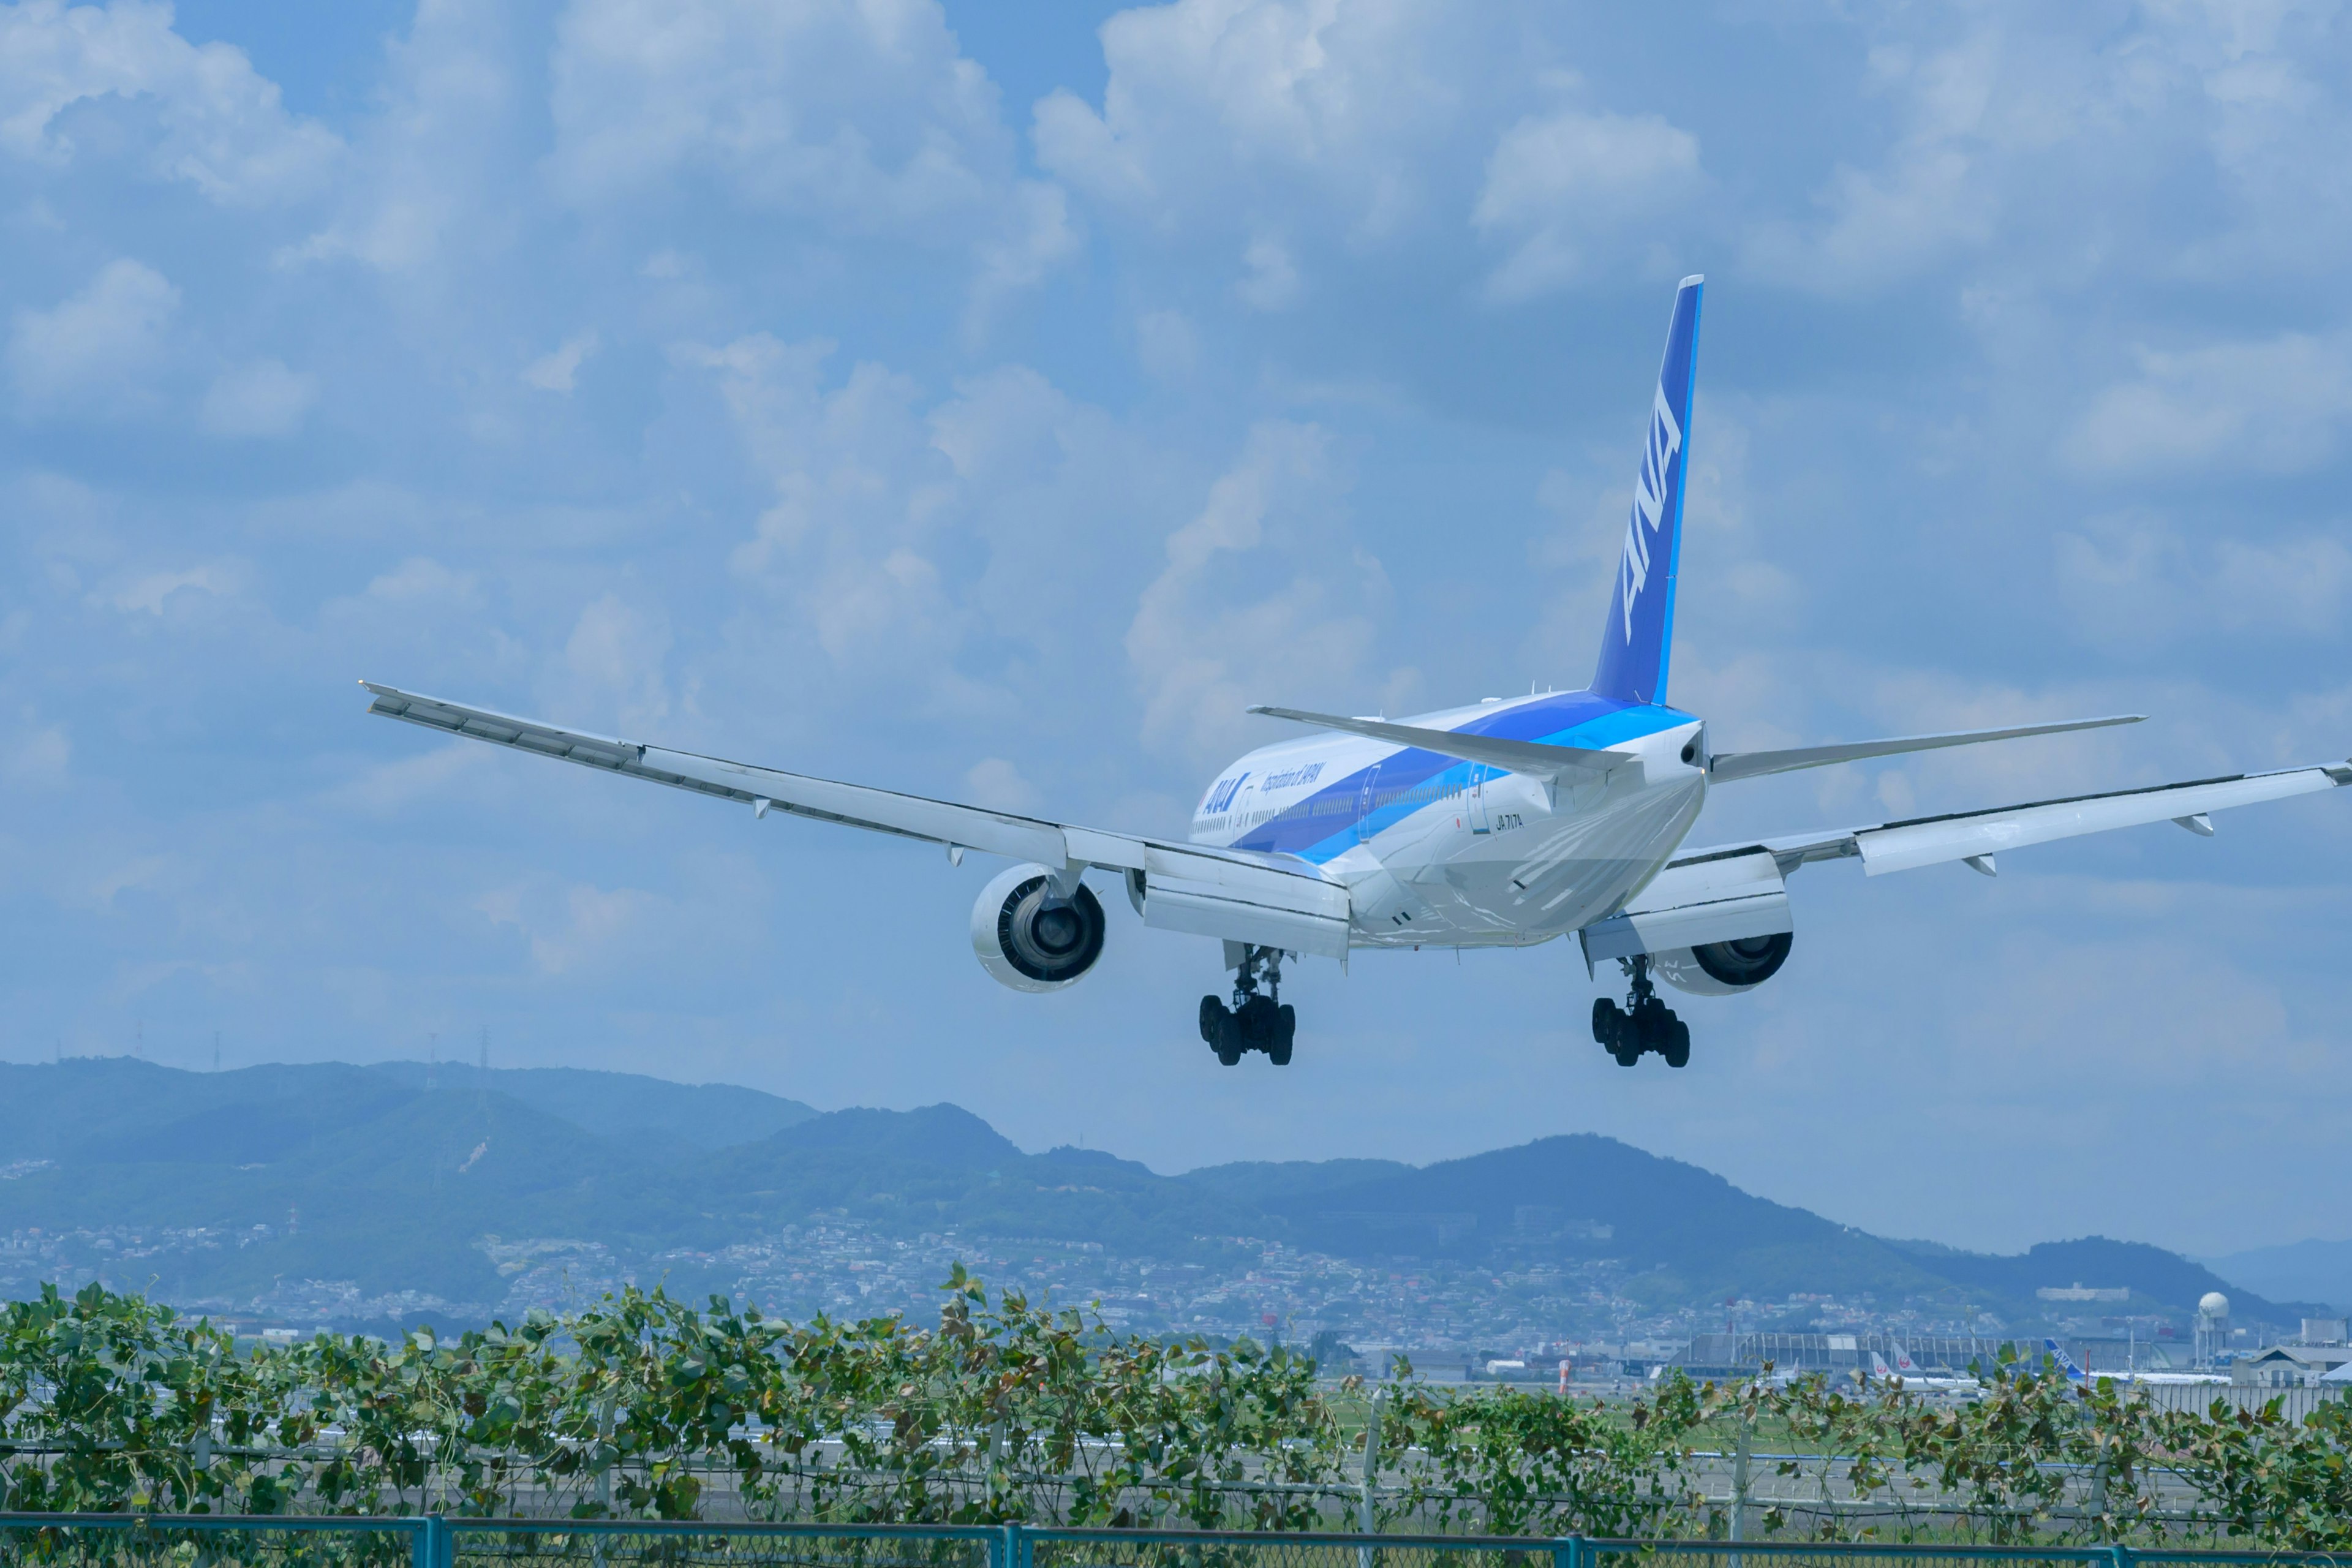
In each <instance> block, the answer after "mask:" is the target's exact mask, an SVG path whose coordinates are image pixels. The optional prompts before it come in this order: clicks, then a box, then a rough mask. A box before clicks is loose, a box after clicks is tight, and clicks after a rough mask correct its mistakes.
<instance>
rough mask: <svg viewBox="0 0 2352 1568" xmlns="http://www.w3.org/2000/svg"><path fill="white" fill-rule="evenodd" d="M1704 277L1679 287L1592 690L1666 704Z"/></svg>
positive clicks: (1626, 699) (1625, 700) (1623, 697)
mask: <svg viewBox="0 0 2352 1568" xmlns="http://www.w3.org/2000/svg"><path fill="white" fill-rule="evenodd" d="M1705 284H1706V279H1703V278H1685V279H1683V281H1682V287H1681V288H1680V289H1676V290H1675V314H1674V320H1673V321H1671V322H1670V323H1669V324H1668V325H1667V328H1666V357H1665V361H1664V363H1662V364H1661V365H1659V367H1658V390H1657V395H1656V396H1654V397H1653V398H1652V399H1651V400H1650V436H1649V439H1648V441H1647V442H1646V443H1644V445H1643V450H1642V471H1641V474H1640V476H1639V477H1638V478H1637V479H1635V480H1634V482H1633V516H1632V518H1631V519H1629V520H1628V521H1627V522H1626V524H1625V552H1624V555H1623V557H1622V559H1621V560H1620V561H1619V562H1618V564H1617V591H1616V592H1615V593H1614V594H1612V595H1610V602H1609V624H1608V625H1607V626H1603V627H1602V628H1601V664H1600V668H1597V669H1595V670H1594V671H1593V674H1592V689H1593V690H1594V691H1595V692H1597V693H1598V694H1600V695H1601V696H1602V697H1613V698H1615V699H1616V700H1619V701H1621V702H1664V700H1666V659H1667V655H1668V653H1669V652H1670V651H1671V648H1672V646H1673V643H1674V635H1675V569H1676V567H1677V566H1678V565H1679V564H1680V563H1681V558H1682V547H1683V473H1684V469H1685V463H1686V460H1687V459H1688V458H1689V455H1690V421H1691V389H1692V387H1693V386H1694V385H1695V384H1696V381H1697V379H1698V376H1697V371H1698V300H1699V293H1700V290H1701V289H1703V288H1704V286H1705Z"/></svg>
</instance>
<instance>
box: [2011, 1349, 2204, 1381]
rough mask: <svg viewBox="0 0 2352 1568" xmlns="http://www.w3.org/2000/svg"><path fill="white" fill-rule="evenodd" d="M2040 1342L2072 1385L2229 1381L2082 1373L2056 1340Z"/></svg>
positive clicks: (2188, 1376)
mask: <svg viewBox="0 0 2352 1568" xmlns="http://www.w3.org/2000/svg"><path fill="white" fill-rule="evenodd" d="M2042 1343H2043V1344H2044V1345H2046V1346H2048V1347H2049V1350H2050V1357H2051V1359H2052V1360H2053V1361H2054V1362H2056V1363H2058V1370H2059V1371H2060V1372H2063V1373H2065V1374H2066V1376H2067V1378H2068V1380H2069V1381H2071V1382H2074V1383H2145V1384H2176V1385H2178V1384H2202V1383H2227V1382H2229V1381H2230V1379H2229V1377H2228V1375H2227V1374H2226V1373H2218V1372H2099V1373H2090V1372H2084V1370H2083V1369H2082V1368H2081V1367H2080V1366H2077V1365H2076V1364H2075V1363H2074V1357H2073V1356H2070V1355H2068V1354H2067V1353H2066V1352H2064V1351H2063V1350H2062V1349H2061V1348H2059V1344H2058V1342H2057V1341H2056V1340H2051V1339H2045V1340H2043V1341H2042Z"/></svg>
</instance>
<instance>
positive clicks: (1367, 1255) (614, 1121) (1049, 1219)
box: [0, 1058, 2322, 1326]
mask: <svg viewBox="0 0 2352 1568" xmlns="http://www.w3.org/2000/svg"><path fill="white" fill-rule="evenodd" d="M811 1215H839V1216H843V1217H845V1218H848V1219H854V1220H855V1221H856V1222H857V1223H859V1224H861V1225H864V1226H868V1227H870V1228H871V1229H872V1230H873V1231H874V1232H876V1233H877V1234H880V1235H884V1236H905V1237H912V1236H915V1235H918V1234H920V1233H929V1234H932V1235H935V1236H936V1235H938V1234H940V1233H942V1232H952V1233H954V1234H956V1235H959V1236H964V1237H1022V1238H1034V1237H1044V1238H1062V1239H1065V1240H1067V1241H1070V1242H1073V1243H1077V1242H1087V1243H1096V1244H1099V1245H1100V1246H1101V1247H1103V1248H1104V1249H1106V1250H1107V1251H1108V1253H1110V1254H1112V1255H1117V1256H1124V1257H1129V1258H1159V1259H1163V1260H1168V1261H1173V1262H1183V1261H1186V1260H1202V1259H1204V1258H1208V1257H1210V1256H1211V1255H1213V1254H1214V1253H1215V1252H1216V1251H1217V1250H1218V1249H1219V1248H1220V1247H1229V1246H1230V1243H1229V1241H1227V1240H1225V1239H1223V1238H1232V1237H1255V1238H1259V1239H1261V1240H1267V1241H1279V1242H1282V1243H1285V1244H1286V1245H1289V1246H1291V1247H1297V1248H1298V1249H1300V1250H1303V1251H1307V1252H1318V1253H1324V1254H1328V1255H1331V1256H1335V1257H1341V1258H1362V1259H1372V1258H1391V1259H1403V1258H1417V1259H1426V1260H1451V1261H1454V1262H1457V1263H1461V1264H1465V1265H1478V1266H1482V1267H1483V1266H1487V1265H1492V1266H1495V1267H1497V1268H1501V1267H1504V1266H1507V1265H1511V1264H1522V1265H1523V1264H1527V1263H1535V1262H1545V1261H1553V1262H1565V1261H1576V1260H1590V1259H1594V1258H1613V1259H1619V1260H1622V1263H1623V1265H1624V1267H1625V1268H1626V1269H1627V1270H1628V1271H1629V1272H1630V1273H1631V1274H1632V1275H1633V1278H1634V1279H1636V1280H1637V1282H1638V1288H1639V1290H1640V1293H1641V1294H1642V1296H1643V1299H1645V1300H1649V1301H1651V1302H1653V1303H1655V1304H1659V1305H1666V1304H1681V1303H1683V1302H1698V1301H1718V1300H1723V1299H1725V1297H1726V1296H1727V1295H1736V1296H1745V1297H1748V1298H1750V1299H1753V1300H1759V1301H1777V1300H1781V1299H1783V1298H1785V1297H1787V1296H1789V1295H1790V1294H1791V1293H1795V1292H1814V1293H1821V1294H1829V1295H1835V1296H1838V1297H1840V1298H1848V1297H1853V1296H1858V1295H1862V1294H1870V1295H1873V1296H1874V1297H1875V1298H1876V1299H1877V1300H1882V1301H1895V1300H1927V1301H1933V1302H1940V1303H1944V1304H1947V1305H1949V1306H1951V1307H1953V1308H1954V1309H1955V1310H1957V1309H1958V1308H1960V1307H1962V1306H1967V1307H1969V1308H1970V1309H1971V1310H1978V1309H1984V1310H1993V1311H1995V1312H1997V1313H1998V1314H1999V1315H2000V1316H2001V1317H2003V1318H2004V1319H2006V1320H2009V1321H2032V1319H2034V1318H2035V1317H2036V1316H2037V1315H2039V1314H2038V1310H2037V1308H2036V1305H2035V1298H2034V1292H2035V1291H2036V1289H2039V1288H2042V1287H2045V1286H2051V1285H2066V1284H2072V1283H2075V1282H2078V1281H2081V1282H2094V1283H2096V1284H2100V1285H2105V1286H2110V1287H2112V1286H2124V1287H2128V1288H2129V1289H2130V1290H2131V1292H2132V1296H2133V1299H2134V1300H2135V1301H2136V1302H2137V1303H2143V1304H2144V1305H2141V1306H2139V1307H2137V1308H2136V1310H2142V1311H2145V1310H2148V1307H2149V1305H2154V1306H2160V1307H2162V1308H2164V1309H2166V1310H2169V1311H2171V1312H2173V1313H2176V1314H2179V1315H2180V1316H2182V1317H2183V1318H2184V1319H2185V1317H2186V1315H2187V1314H2188V1312H2189V1311H2190V1310H2193V1304H2194V1303H2195V1301H2196V1300H2197V1299H2198V1298H2199V1297H2200V1295H2202V1294H2203V1293H2204V1292H2205V1291H2207V1290H2210V1289H2224V1290H2227V1291H2228V1292H2229V1293H2230V1295H2231V1298H2232V1300H2233V1302H2234V1304H2235V1307H2236V1315H2237V1320H2238V1321H2240V1322H2241V1323H2244V1322H2248V1321H2265V1322H2269V1323H2273V1324H2281V1325H2290V1326H2291V1325H2293V1324H2294V1322H2295V1321H2297V1320H2298V1319H2299V1318H2301V1317H2302V1316H2305V1315H2315V1314H2317V1313H2318V1312H2319V1311H2321V1310H2322V1309H2320V1308H2319V1307H2317V1306H2316V1305H2315V1304H2312V1303H2308V1302H2301V1301H2294V1300H2268V1299H2265V1298H2264V1297H2263V1295H2261V1294H2259V1293H2257V1292H2256V1291H2255V1290H2254V1289H2248V1288H2245V1287H2244V1286H2242V1285H2241V1284H2238V1283H2233V1282H2231V1280H2230V1279H2223V1278H2221V1276H2219V1275H2217V1274H2216V1273H2215V1272H2213V1271H2212V1270H2211V1269H2210V1268H2207V1267H2206V1266H2204V1265H2203V1264H2200V1263H2198V1262H2194V1261H2192V1260H2190V1259H2189V1258H2182V1257H2180V1256H2179V1255H2178V1254H2175V1253H2171V1252H2167V1251H2165V1250H2163V1249H2162V1248H2159V1247H2150V1246H2147V1245H2144V1244H2139V1243H2128V1242H2116V1241H2109V1240H2105V1239H2103V1238H2099V1237H2090V1238H2085V1239H2081V1240H2074V1241H2063V1242H2051V1243H2045V1244H2043V1245H2042V1246H2040V1247H2034V1248H2032V1250H2030V1251H2028V1252H2025V1253H2022V1254H2019V1255H2015V1256H2008V1257H2003V1256H1993V1255H1986V1254H1979V1253H1970V1252H1964V1251H1960V1250H1958V1249H1955V1248H1951V1247H1941V1246H1938V1245H1936V1244H1934V1243H1931V1242H1921V1241H1903V1240H1890V1239H1886V1238H1882V1237H1874V1236H1871V1235H1868V1234H1866V1233H1864V1232H1862V1231H1859V1230H1856V1229H1854V1228H1853V1227H1851V1226H1842V1225H1838V1224H1836V1223H1834V1222H1832V1221H1831V1220H1828V1219H1825V1218H1823V1217H1822V1216H1821V1215H1815V1214H1812V1213H1811V1212H1809V1211H1807V1210H1804V1209H1801V1208H1794V1207H1790V1206H1789V1205H1782V1204H1778V1203H1774V1202H1771V1201H1770V1200H1769V1199H1766V1198H1762V1197H1758V1196H1755V1195H1753V1194H1748V1193H1745V1192H1742V1191H1740V1190H1739V1189H1738V1188H1737V1187H1735V1186H1733V1185H1732V1184H1730V1183H1728V1182H1727V1181H1725V1180H1724V1179H1723V1178H1722V1177H1720V1176H1717V1175H1714V1174H1712V1173H1708V1172H1706V1171H1705V1170H1702V1169H1700V1168H1699V1167H1697V1166H1696V1165H1692V1164H1688V1163H1684V1162H1681V1161H1677V1160H1670V1159H1663V1158H1660V1157H1658V1156H1656V1155H1653V1154H1649V1153H1645V1152H1643V1151H1641V1150H1638V1149H1635V1148H1633V1147H1632V1146H1630V1145H1628V1144H1625V1143H1622V1142H1618V1141H1616V1140H1614V1139H1611V1138H1605V1137H1601V1136H1597V1135H1592V1134H1575V1135H1569V1136H1561V1137H1553V1138H1544V1139H1539V1140H1538V1141H1536V1142H1532V1143H1526V1144H1521V1145H1519V1146H1517V1147H1515V1148H1508V1149H1499V1150H1496V1151H1493V1152H1487V1153H1484V1154H1477V1155H1473V1156H1470V1157H1467V1158H1465V1159H1459V1160H1449V1161H1443V1162H1439V1163H1433V1164H1430V1165H1423V1166H1414V1165H1409V1164H1404V1163H1398V1162H1393V1161H1385V1160H1333V1161H1323V1162H1299V1163H1238V1164H1227V1165H1216V1166H1210V1167H1206V1168H1203V1169H1201V1170H1195V1171H1192V1172H1188V1173H1182V1174H1180V1175H1161V1174H1159V1173H1155V1172H1153V1171H1151V1170H1150V1169H1148V1168H1147V1167H1145V1166H1143V1165H1141V1164H1139V1163H1136V1162H1134V1161H1129V1160H1121V1159H1118V1158H1117V1157H1116V1156H1114V1155H1111V1154H1108V1153H1105V1152H1100V1151H1095V1150H1080V1149H1070V1148H1063V1149H1055V1150H1050V1151H1047V1152H1044V1153H1039V1154H1030V1153H1025V1152H1023V1151H1022V1150H1020V1149H1019V1148H1017V1147H1016V1146H1014V1145H1013V1143H1012V1142H1010V1141H1009V1140H1007V1139H1005V1138H1004V1137H1003V1135H1002V1134H1000V1133H998V1132H997V1131H995V1130H994V1129H993V1128H992V1127H990V1126H989V1125H988V1123H986V1122H985V1121H982V1120H981V1119H980V1118H978V1117H976V1116H973V1115H972V1114H971V1113H970V1112H968V1111H965V1110H961V1109H959V1108H957V1107H955V1106H952V1105H933V1106H927V1107H923V1108H921V1109H919V1110H905V1111H894V1110H836V1111H829V1112H821V1111H818V1110H814V1108H812V1107H810V1106H807V1105H803V1104H801V1103H800V1102H798V1101H796V1100H787V1099H783V1098H781V1097H778V1096H774V1095H769V1094H763V1093H761V1092H760V1091H758V1090H755V1089H740V1088H734V1087H727V1086H705V1087H693V1086H688V1085H682V1084H675V1083H669V1082H667V1081H665V1080H662V1079H652V1078H645V1077H638V1076H635V1075H629V1074H620V1073H603V1072H590V1071H584V1070H577V1069H562V1068H527V1069H498V1070H483V1069H479V1068H470V1067H463V1066H455V1065H450V1064H441V1065H438V1066H428V1065H426V1064H423V1063H415V1062H398V1063H390V1064H384V1065H381V1066H373V1067H358V1066H349V1065H342V1064H334V1063H321V1064H313V1065H301V1066H270V1067H256V1068H243V1069H240V1070H236V1071H231V1072H219V1073H195V1072H185V1071H181V1070H178V1069H174V1068H163V1067H158V1066H155V1065H153V1064H151V1063H147V1062H144V1061H140V1060H136V1059H133V1058H71V1059H68V1060H66V1061H63V1062H59V1063H56V1064H42V1065H37V1066H18V1065H0V1238H5V1237H7V1236H9V1235H11V1234H14V1235H16V1236H17V1237H23V1236H25V1235H26V1234H27V1233H28V1232H29V1231H30V1230H31V1229H32V1228H33V1227H39V1228H40V1229H41V1231H42V1232H43V1234H44V1235H46V1236H47V1237H53V1238H54V1237H57V1236H58V1233H60V1232H65V1233H72V1232H77V1231H87V1232H101V1231H107V1230H109V1229H110V1227H111V1228H113V1229H116V1230H122V1231H127V1232H136V1233H139V1235H140V1236H141V1237H148V1236H149V1235H150V1233H152V1234H153V1235H161V1234H163V1233H165V1232H173V1233H177V1234H180V1235H182V1236H185V1235H187V1234H189V1233H194V1232H199V1231H200V1232H202V1233H203V1236H204V1239H202V1240H201V1241H200V1242H198V1243H192V1244H187V1245H173V1246H170V1247H156V1246H153V1245H148V1244H146V1243H144V1242H142V1245H140V1246H138V1247H131V1248H130V1250H129V1252H126V1251H125V1249H124V1246H123V1244H121V1243H117V1242H112V1241H109V1242H106V1243H105V1244H104V1245H105V1246H106V1247H110V1248H112V1250H111V1251H109V1252H107V1253H105V1255H104V1257H105V1267H104V1268H103V1269H102V1273H103V1274H104V1275H105V1276H106V1277H109V1278H110V1279H114V1280H115V1281H117V1282H129V1283H135V1284H142V1285H145V1284H149V1283H152V1288H153V1289H155V1290H156V1291H157V1292H158V1293H161V1294H164V1295H166V1296H169V1297H172V1298H173V1299H180V1300H198V1299H212V1300H243V1299H246V1298H248V1297H251V1296H253V1295H254V1294H256V1293H257V1292H259V1291H260V1290H262V1289H266V1288H267V1287H268V1286H269V1284H270V1283H271V1282H272V1281H273V1280H278V1279H289V1278H316V1279H349V1280H352V1281H355V1282H356V1283H357V1284H358V1286H359V1287H360V1288H361V1289H362V1290H364V1291H367V1292H370V1293H376V1292H397V1291H402V1290H408V1291H424V1292H430V1293H433V1294H436V1295H438V1296H440V1297H443V1298H446V1299H447V1300H453V1301H457V1300H475V1301H480V1300H498V1299H499V1296H500V1294H501V1292H502V1289H503V1288H504V1287H503V1285H502V1283H501V1281H502V1275H501V1271H500V1268H499V1262H498V1259H497V1256H496V1252H495V1245H496V1241H497V1238H499V1237H567V1238H577V1239H578V1240H580V1241H582V1242H586V1243H594V1244H599V1245H601V1246H603V1247H608V1248H610V1249H611V1250H612V1252H613V1253H614V1255H617V1256H622V1257H637V1258H646V1257H650V1256H652V1255H655V1254H656V1253H664V1252H678V1251H680V1250H681V1249H684V1250H691V1249H696V1248H702V1249H719V1248H724V1247H729V1246H730V1245H731V1244H734V1243H737V1242H740V1241H741V1240H742V1239H743V1238H745V1237H751V1236H756V1235H761V1234H766V1233H772V1232H775V1231H777V1230H778V1229H780V1228H781V1227H782V1226H793V1225H800V1224H803V1223H804V1222H806V1221H807V1220H808V1219H809V1216H811ZM91 1245H99V1244H96V1243H93V1244H91ZM131 1253H136V1254H137V1256H131ZM509 1272H510V1270H509ZM16 1279H17V1284H16V1289H23V1288H24V1279H23V1277H22V1275H21V1272H20V1273H19V1275H18V1276H16ZM689 1283H691V1282H689ZM1628 1289H1629V1293H1631V1291H1632V1289H1633V1288H1632V1287H1629V1288H1628Z"/></svg>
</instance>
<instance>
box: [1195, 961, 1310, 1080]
mask: <svg viewBox="0 0 2352 1568" xmlns="http://www.w3.org/2000/svg"><path fill="white" fill-rule="evenodd" d="M1260 979H1263V980H1264V981H1265V994H1263V995H1260V994H1259V993H1258V988H1257V987H1258V982H1259V981H1260ZM1297 1033H1298V1014H1297V1011H1296V1010H1295V1009H1293V1008H1292V1007H1291V1006H1290V1005H1289V1004H1288V1003H1286V1002H1285V1001H1283V1000H1282V950H1281V949H1280V948H1278V947H1257V946H1255V945H1253V946H1250V947H1246V948H1244V949H1243V951H1242V962H1241V964H1240V966H1239V967H1238V968H1236V969H1235V970H1234V1005H1232V1006H1231V1007H1228V1006H1226V1005H1224V1004H1223V1002H1220V1001H1218V1000H1217V999H1216V998H1215V997H1214V996H1203V997H1202V998H1201V1038H1202V1039H1204V1040H1206V1041H1208V1042H1209V1045H1210V1047H1211V1048H1212V1049H1213V1050H1214V1051H1215V1052H1216V1053H1217V1059H1218V1060H1219V1061H1221V1062H1223V1063H1224V1064H1225V1066H1227V1067H1233V1066H1234V1065H1236V1064H1237V1063H1239V1062H1240V1061H1241V1059H1242V1053H1243V1052H1244V1051H1264V1052H1265V1054H1266V1057H1267V1059H1269V1060H1270V1061H1272V1062H1273V1063H1274V1065H1275V1066H1276V1067H1278V1068H1286V1067H1288V1066H1289V1065H1290V1042H1291V1038H1292V1037H1294V1036H1296V1035H1297Z"/></svg>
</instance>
